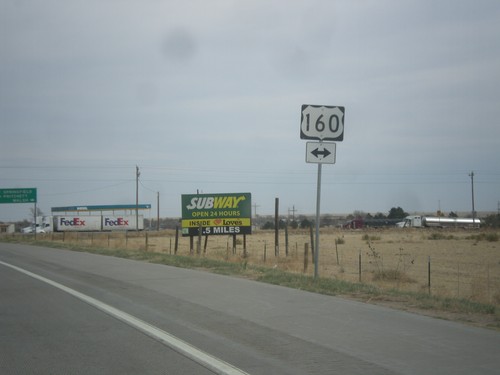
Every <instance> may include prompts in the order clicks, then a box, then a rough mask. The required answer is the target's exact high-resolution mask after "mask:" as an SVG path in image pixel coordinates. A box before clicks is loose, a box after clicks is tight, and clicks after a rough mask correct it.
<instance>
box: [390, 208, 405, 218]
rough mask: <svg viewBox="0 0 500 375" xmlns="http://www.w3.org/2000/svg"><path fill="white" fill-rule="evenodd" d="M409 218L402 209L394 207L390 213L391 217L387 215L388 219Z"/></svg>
mask: <svg viewBox="0 0 500 375" xmlns="http://www.w3.org/2000/svg"><path fill="white" fill-rule="evenodd" d="M406 216H408V213H407V212H405V211H404V210H403V209H402V208H401V207H397V208H396V207H393V208H391V210H390V211H389V215H387V218H388V219H403V218H405V217H406Z"/></svg>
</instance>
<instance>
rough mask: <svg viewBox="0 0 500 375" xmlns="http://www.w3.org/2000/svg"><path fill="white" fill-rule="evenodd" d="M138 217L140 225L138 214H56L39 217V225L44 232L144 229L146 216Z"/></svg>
mask: <svg viewBox="0 0 500 375" xmlns="http://www.w3.org/2000/svg"><path fill="white" fill-rule="evenodd" d="M137 218H138V225H136V215H54V216H43V217H39V218H37V227H38V226H41V228H43V232H108V231H111V232H116V231H127V230H136V229H139V230H144V216H143V215H138V216H137ZM43 232H42V233H43ZM37 233H39V232H38V231H37Z"/></svg>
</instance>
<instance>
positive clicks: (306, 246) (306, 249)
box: [304, 242, 309, 273]
mask: <svg viewBox="0 0 500 375" xmlns="http://www.w3.org/2000/svg"><path fill="white" fill-rule="evenodd" d="M308 265H309V244H308V243H307V242H306V243H304V273H306V272H307V266H308Z"/></svg>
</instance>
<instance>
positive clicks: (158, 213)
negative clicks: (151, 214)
mask: <svg viewBox="0 0 500 375" xmlns="http://www.w3.org/2000/svg"><path fill="white" fill-rule="evenodd" d="M156 230H157V231H159V230H160V192H159V191H158V192H156Z"/></svg>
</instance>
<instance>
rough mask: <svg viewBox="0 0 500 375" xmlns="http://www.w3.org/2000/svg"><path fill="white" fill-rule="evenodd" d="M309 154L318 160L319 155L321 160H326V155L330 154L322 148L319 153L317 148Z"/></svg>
mask: <svg viewBox="0 0 500 375" xmlns="http://www.w3.org/2000/svg"><path fill="white" fill-rule="evenodd" d="M311 154H313V155H314V156H316V157H317V158H319V155H322V156H323V158H326V157H327V156H328V155H330V154H331V152H330V151H328V150H327V149H326V148H324V149H323V151H319V148H317V149H316V150H313V151H311Z"/></svg>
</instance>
